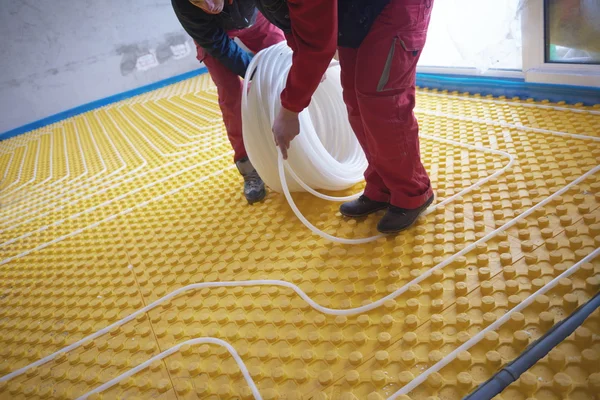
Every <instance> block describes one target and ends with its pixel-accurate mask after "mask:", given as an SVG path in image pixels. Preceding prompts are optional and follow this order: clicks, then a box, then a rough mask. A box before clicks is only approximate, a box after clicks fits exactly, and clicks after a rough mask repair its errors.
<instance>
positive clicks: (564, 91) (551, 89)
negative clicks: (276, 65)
mask: <svg viewBox="0 0 600 400" xmlns="http://www.w3.org/2000/svg"><path fill="white" fill-rule="evenodd" d="M206 72H207V70H206V68H200V69H197V70H194V71H190V72H187V73H185V74H181V75H177V76H174V77H172V78H168V79H164V80H162V81H158V82H155V83H152V84H150V85H146V86H142V87H139V88H137V89H133V90H129V91H126V92H123V93H119V94H116V95H113V96H109V97H106V98H104V99H100V100H96V101H93V102H91V103H87V104H83V105H81V106H79V107H75V108H72V109H70V110H67V111H63V112H61V113H58V114H54V115H51V116H49V117H47V118H43V119H40V120H38V121H35V122H32V123H30V124H27V125H23V126H21V127H18V128H15V129H12V130H10V131H8V132H4V133H0V140H4V139H8V138H11V137H14V136H17V135H20V134H22V133H25V132H29V131H32V130H34V129H38V128H41V127H43V126H46V125H50V124H53V123H55V122H59V121H62V120H64V119H66V118H69V117H73V116H75V115H78V114H82V113H84V112H87V111H90V110H93V109H96V108H99V107H103V106H106V105H108V104H111V103H114V102H117V101H121V100H125V99H128V98H130V97H133V96H137V95H140V94H143V93H146V92H150V91H152V90H155V89H159V88H161V87H164V86H167V85H171V84H173V83H177V82H180V81H183V80H185V79H189V78H192V77H195V76H198V75H202V74H204V73H206ZM417 85H418V86H420V87H427V88H430V89H438V90H448V91H459V92H468V93H472V94H475V93H478V94H481V95H492V96H497V97H498V96H505V97H507V98H512V97H519V98H522V99H528V98H533V99H535V100H538V101H541V100H549V101H551V102H559V101H565V102H567V103H571V104H575V103H582V104H585V105H595V104H600V89H596V88H590V87H581V86H567V85H547V84H540V83H528V82H524V81H523V80H522V79H510V78H485V77H473V76H458V75H439V74H417Z"/></svg>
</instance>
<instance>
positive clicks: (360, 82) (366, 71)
mask: <svg viewBox="0 0 600 400" xmlns="http://www.w3.org/2000/svg"><path fill="white" fill-rule="evenodd" d="M432 5H433V0H390V1H389V2H388V3H387V4H386V5H385V7H384V8H383V9H382V10H381V12H380V13H379V15H378V16H377V17H376V18H375V20H374V21H373V24H372V26H371V27H370V30H369V31H368V33H367V35H366V36H365V37H364V39H363V40H362V41H361V42H360V43H359V42H358V41H353V40H352V39H353V38H351V37H350V38H348V41H344V39H345V38H344V36H343V35H342V36H341V37H340V43H339V44H340V47H339V61H340V66H341V69H342V75H341V81H342V87H343V89H344V101H345V103H346V106H347V108H348V117H349V119H350V124H351V125H352V129H353V130H354V132H355V134H356V137H357V138H358V141H359V142H360V144H361V146H362V148H363V150H364V151H365V154H366V156H367V160H368V162H369V166H368V168H367V170H366V171H365V180H366V182H367V185H366V188H365V193H364V195H363V196H362V197H360V198H359V199H357V200H354V201H351V202H349V203H345V204H342V206H341V207H340V212H341V213H342V214H344V215H346V216H350V217H360V216H364V215H367V214H370V213H373V212H375V211H378V210H381V209H387V212H386V214H385V215H384V216H383V218H382V219H381V221H379V224H378V225H377V228H378V230H379V231H380V232H383V233H394V232H398V231H401V230H403V229H406V228H408V227H409V226H411V225H412V224H413V223H414V222H415V221H416V219H417V217H418V216H419V214H421V213H422V212H423V211H424V210H425V209H426V208H427V207H428V206H429V205H430V204H431V203H432V202H433V191H432V189H431V183H430V181H429V177H428V175H427V172H426V171H425V168H424V167H423V164H422V162H421V156H420V150H419V136H418V134H419V125H418V123H417V120H416V118H415V116H414V113H413V110H414V108H415V81H416V68H417V61H418V60H419V56H420V55H421V51H422V49H423V46H424V45H425V39H426V37H427V28H428V26H429V20H430V17H431V8H432ZM349 12H350V13H351V11H349ZM342 21H344V22H342ZM349 22H351V18H349V16H346V15H344V14H342V10H340V33H341V34H344V33H346V32H351V31H352V27H351V26H349V25H350V24H349ZM348 36H352V35H351V34H348ZM357 39H360V38H357Z"/></svg>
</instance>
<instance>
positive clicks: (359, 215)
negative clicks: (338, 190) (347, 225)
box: [340, 206, 388, 218]
mask: <svg viewBox="0 0 600 400" xmlns="http://www.w3.org/2000/svg"><path fill="white" fill-rule="evenodd" d="M386 208H388V206H381V207H380V208H377V209H375V210H371V211H369V212H367V213H363V214H346V213H344V212H342V210H340V214H342V215H343V216H344V217H349V218H361V217H366V216H367V215H371V214H373V213H376V212H377V211H381V210H385V209H386Z"/></svg>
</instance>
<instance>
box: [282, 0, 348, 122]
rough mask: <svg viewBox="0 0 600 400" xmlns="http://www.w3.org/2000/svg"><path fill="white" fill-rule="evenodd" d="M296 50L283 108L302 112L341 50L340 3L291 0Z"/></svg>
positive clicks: (291, 38) (292, 38) (291, 40)
mask: <svg viewBox="0 0 600 400" xmlns="http://www.w3.org/2000/svg"><path fill="white" fill-rule="evenodd" d="M287 3H288V7H289V15H290V21H291V23H292V32H291V33H290V34H288V35H287V38H288V44H289V45H290V47H291V48H292V50H293V51H294V55H293V58H292V61H293V64H292V67H291V68H290V72H289V74H288V78H287V83H286V86H285V89H284V91H283V92H282V93H281V105H282V106H283V107H285V108H286V109H287V110H289V111H293V112H300V111H302V110H304V109H305V108H306V107H308V105H309V104H310V99H311V97H312V95H313V93H314V92H315V90H317V87H318V86H319V83H320V82H321V78H322V77H323V74H325V72H326V71H327V67H328V66H329V63H330V62H331V59H332V58H333V56H334V54H335V50H336V48H337V31H338V29H337V27H338V22H337V1H334V0H288V2H287Z"/></svg>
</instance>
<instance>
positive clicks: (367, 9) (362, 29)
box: [256, 0, 390, 48]
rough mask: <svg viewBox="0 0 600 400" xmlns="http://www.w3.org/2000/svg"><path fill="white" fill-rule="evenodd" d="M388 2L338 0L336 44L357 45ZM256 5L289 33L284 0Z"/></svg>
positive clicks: (273, 22) (257, 0) (271, 0)
mask: <svg viewBox="0 0 600 400" xmlns="http://www.w3.org/2000/svg"><path fill="white" fill-rule="evenodd" d="M332 1H335V0H332ZM389 2H390V0H338V24H339V26H338V28H339V31H338V45H339V46H341V47H352V48H357V47H359V46H360V44H361V43H362V41H363V40H364V39H365V37H366V36H367V34H368V33H369V30H370V29H371V26H372V25H373V22H375V19H377V17H378V16H379V14H380V13H381V11H383V9H384V8H385V6H386V5H387V4H388V3H389ZM256 6H257V7H258V9H259V10H260V11H261V13H262V14H263V15H264V16H265V17H266V18H267V19H268V20H269V21H270V22H271V23H272V24H273V25H275V26H277V27H278V28H280V29H281V30H283V31H284V32H286V33H290V31H291V24H290V18H289V14H288V7H287V3H286V1H285V0H256ZM315 22H316V23H318V21H315Z"/></svg>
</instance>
